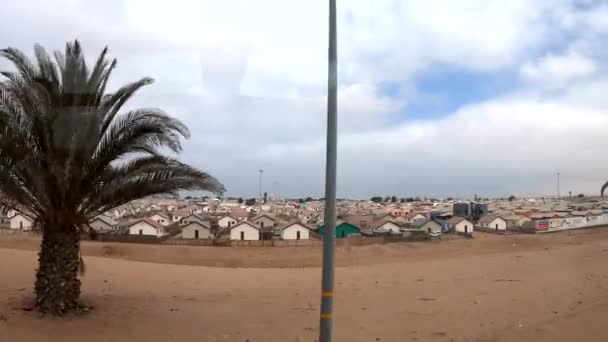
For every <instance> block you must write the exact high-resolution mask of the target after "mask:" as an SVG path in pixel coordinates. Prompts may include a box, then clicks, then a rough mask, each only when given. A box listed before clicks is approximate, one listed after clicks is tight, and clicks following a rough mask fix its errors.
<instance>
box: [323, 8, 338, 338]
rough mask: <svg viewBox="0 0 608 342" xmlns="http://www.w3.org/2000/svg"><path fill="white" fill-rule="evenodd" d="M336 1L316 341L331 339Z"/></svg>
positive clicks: (330, 53) (332, 16)
mask: <svg viewBox="0 0 608 342" xmlns="http://www.w3.org/2000/svg"><path fill="white" fill-rule="evenodd" d="M336 26H337V25H336V0H329V49H328V61H327V62H328V63H327V66H328V68H327V147H326V148H327V152H326V156H325V158H326V161H325V220H324V221H325V231H324V232H323V270H322V272H323V274H322V280H321V317H320V326H319V342H333V340H334V327H333V300H334V268H335V266H334V257H335V253H336V251H335V249H336V233H335V231H336V160H337V150H338V46H337V45H338V42H337V34H336V32H337V28H336Z"/></svg>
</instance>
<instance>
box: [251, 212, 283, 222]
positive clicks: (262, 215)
mask: <svg viewBox="0 0 608 342" xmlns="http://www.w3.org/2000/svg"><path fill="white" fill-rule="evenodd" d="M264 216H266V217H267V218H269V219H270V220H272V221H276V220H277V219H276V218H275V217H272V216H271V215H270V214H266V213H264V214H259V215H257V216H256V217H254V218H252V219H251V221H257V220H259V219H261V218H262V217H264Z"/></svg>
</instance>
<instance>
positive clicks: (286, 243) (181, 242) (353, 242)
mask: <svg viewBox="0 0 608 342" xmlns="http://www.w3.org/2000/svg"><path fill="white" fill-rule="evenodd" d="M2 234H4V235H14V236H40V233H39V232H33V231H29V232H24V231H20V230H13V229H0V235H2ZM81 240H93V241H99V242H119V243H139V244H163V245H175V246H220V247H321V246H322V245H323V240H319V239H310V240H257V241H231V240H213V239H179V238H172V237H168V236H166V237H161V238H157V237H155V236H147V235H122V234H98V235H96V236H95V238H94V239H91V236H90V235H89V234H83V235H82V236H81ZM425 240H429V236H428V235H426V234H412V235H410V236H401V235H398V236H390V235H387V236H372V237H366V236H351V237H347V238H344V239H337V240H336V246H338V247H342V246H367V245H378V244H387V243H398V242H407V241H425Z"/></svg>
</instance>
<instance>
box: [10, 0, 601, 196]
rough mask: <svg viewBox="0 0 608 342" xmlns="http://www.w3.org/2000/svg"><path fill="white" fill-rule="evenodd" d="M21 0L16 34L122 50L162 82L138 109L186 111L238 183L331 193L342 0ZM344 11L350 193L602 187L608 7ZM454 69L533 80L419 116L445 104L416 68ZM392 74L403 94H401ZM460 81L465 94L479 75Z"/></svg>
mask: <svg viewBox="0 0 608 342" xmlns="http://www.w3.org/2000/svg"><path fill="white" fill-rule="evenodd" d="M4 5H5V6H4V7H3V11H2V12H1V13H0V21H1V22H2V23H3V25H2V31H1V32H0V38H1V40H2V41H3V42H5V43H4V44H6V45H10V46H17V47H19V48H22V49H26V51H31V50H30V49H31V46H32V44H33V43H34V42H40V43H42V44H43V45H45V46H47V47H48V48H49V49H57V48H61V47H62V45H63V43H64V42H65V41H67V40H71V39H74V38H79V39H81V40H82V42H83V43H84V47H85V49H86V51H88V52H89V53H91V54H92V53H96V52H97V51H98V50H99V49H100V48H101V47H102V46H104V45H106V44H107V45H110V48H111V50H110V51H111V54H112V55H113V56H115V57H117V58H118V59H119V67H118V68H117V70H116V72H115V78H114V79H113V80H112V85H113V86H117V85H119V84H123V83H125V82H127V81H131V80H133V79H136V78H139V77H142V76H152V77H154V78H155V79H156V80H157V83H156V84H154V85H153V86H152V87H150V88H149V89H146V90H144V91H143V92H142V93H141V95H139V96H138V97H137V98H136V99H135V100H134V102H133V103H132V104H131V105H132V106H136V105H137V106H159V107H161V108H164V109H166V110H168V111H169V112H171V113H174V114H175V115H177V116H179V117H180V118H181V119H183V120H184V121H185V122H186V123H187V124H188V126H189V127H190V128H191V130H192V132H193V137H192V139H191V141H189V142H188V143H187V145H186V150H185V151H184V155H183V158H184V159H185V160H186V161H188V162H190V163H193V164H195V165H197V166H199V167H202V168H204V169H206V170H209V171H210V172H211V173H213V174H215V175H217V176H218V177H219V178H220V179H221V180H222V181H224V182H225V183H226V185H227V188H228V190H229V193H230V194H240V195H247V194H254V193H256V192H257V170H258V169H259V168H263V169H265V170H266V172H265V178H266V179H267V181H268V184H270V185H271V186H274V187H275V188H276V189H274V190H275V192H276V191H280V192H282V193H283V194H285V195H300V196H305V195H309V194H313V195H322V191H323V166H324V136H325V116H326V109H325V92H326V77H327V63H326V54H327V2H326V1H325V0H311V1H307V0H260V1H248V0H231V1H230V0H227V1H194V0H190V1H187V0H184V1H178V0H176V1H171V2H167V1H161V0H145V1H144V0H133V1H126V0H125V1H105V2H96V3H95V4H94V5H93V4H90V3H89V2H86V1H77V0H70V1H56V2H53V3H47V2H44V1H26V0H23V1H19V2H11V3H7V4H4ZM589 6H591V5H589ZM339 7H340V9H339V12H340V13H339V23H340V24H339V61H340V64H339V72H340V92H339V94H340V98H339V109H340V112H339V118H340V122H339V129H340V133H341V136H340V154H339V165H340V173H339V190H340V193H341V195H342V196H348V195H352V196H367V195H370V194H373V193H383V194H384V193H396V194H404V195H405V194H409V195H415V194H421V195H424V194H436V195H450V194H453V195H454V194H455V195H472V194H473V193H476V192H477V193H479V194H489V195H491V194H509V193H511V192H515V193H543V192H550V191H551V190H552V189H553V185H552V184H553V183H552V174H553V173H554V172H555V170H556V169H560V170H561V172H562V176H563V183H564V186H565V187H567V186H571V187H572V190H573V191H575V192H583V191H595V190H596V187H597V184H600V183H601V181H602V180H603V175H602V174H601V170H602V169H605V168H606V166H608V165H606V164H605V163H604V161H603V159H602V158H600V157H598V156H600V155H601V152H602V151H603V150H605V148H606V146H605V145H606V144H605V143H604V142H603V141H602V135H603V134H602V132H601V129H602V127H604V126H605V125H606V124H607V122H606V116H605V114H604V113H608V102H606V100H605V98H606V96H605V94H606V91H608V77H607V75H606V74H605V70H606V69H605V63H603V62H602V60H604V59H605V57H607V56H608V49H606V48H605V47H604V44H602V41H605V39H601V38H605V35H606V34H607V33H608V30H606V24H605V23H607V22H608V6H607V5H605V4H599V5H597V6H595V7H593V8H591V7H589V8H580V7H581V6H580V5H576V3H575V1H562V0H538V1H529V0H512V1H499V0H497V1H488V0H458V1H456V0H454V1H440V0H427V1H415V0H409V1H405V0H385V1H379V0H351V1H342V2H340V3H339ZM548 50H551V51H565V52H564V53H562V54H556V53H555V52H553V53H547V52H546V51H548ZM437 66H440V67H441V68H445V69H455V70H458V71H459V72H463V73H466V72H480V73H485V74H487V75H492V74H493V73H502V74H504V73H508V74H513V75H514V76H515V78H517V77H518V76H520V77H521V78H522V79H524V80H526V82H527V83H526V86H525V87H523V88H521V89H512V90H509V91H508V92H506V93H505V94H502V95H500V96H498V97H497V98H493V99H487V100H486V101H484V102H481V103H473V104H469V105H465V106H463V107H462V108H460V109H459V110H456V111H454V112H453V113H445V115H444V116H442V117H441V118H438V119H429V120H420V121H404V120H406V119H407V117H405V118H404V115H403V114H402V113H401V112H402V111H403V110H404V108H405V109H407V106H408V103H411V102H412V100H413V97H414V96H422V97H425V98H429V99H434V98H436V97H434V96H433V95H436V94H421V93H420V92H419V91H418V90H417V89H416V83H415V80H416V77H417V76H420V75H424V74H425V73H426V72H429V71H432V70H434V69H435V68H436V67H437ZM446 81H449V80H446ZM459 82H462V81H459ZM386 84H390V85H391V86H394V88H396V89H397V90H396V91H395V92H394V93H390V94H389V93H387V92H386ZM450 86H451V87H453V89H454V90H458V91H457V92H455V93H459V94H461V93H463V91H462V89H465V90H466V89H467V87H468V84H466V83H458V84H451V85H450ZM548 86H549V87H548ZM456 88H458V89H456ZM403 89H406V90H403ZM556 89H559V90H560V91H559V92H555V91H554V90H556ZM546 90H551V91H549V92H547V91H546ZM446 96H448V97H449V96H451V94H450V93H449V91H447V95H446ZM581 165H585V167H581ZM568 182H570V183H568Z"/></svg>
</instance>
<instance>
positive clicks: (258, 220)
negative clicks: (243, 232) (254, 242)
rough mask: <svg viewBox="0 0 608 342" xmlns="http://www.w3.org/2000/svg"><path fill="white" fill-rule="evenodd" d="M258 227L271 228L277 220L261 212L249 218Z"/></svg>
mask: <svg viewBox="0 0 608 342" xmlns="http://www.w3.org/2000/svg"><path fill="white" fill-rule="evenodd" d="M250 221H251V222H252V223H253V224H255V225H256V226H258V227H259V228H273V227H275V226H276V225H277V220H276V219H275V218H274V217H271V216H270V215H267V214H261V215H258V216H256V217H254V218H253V219H251V220H250Z"/></svg>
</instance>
